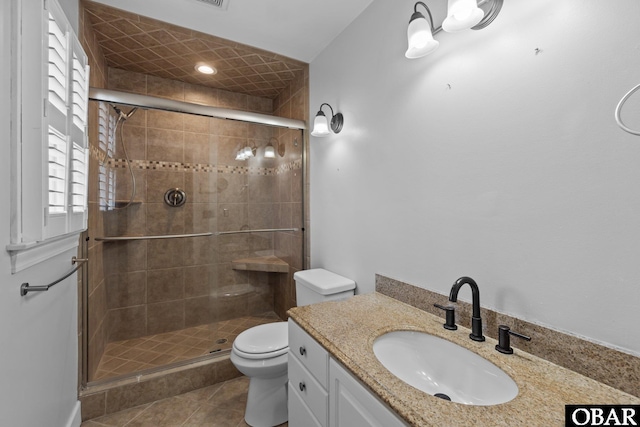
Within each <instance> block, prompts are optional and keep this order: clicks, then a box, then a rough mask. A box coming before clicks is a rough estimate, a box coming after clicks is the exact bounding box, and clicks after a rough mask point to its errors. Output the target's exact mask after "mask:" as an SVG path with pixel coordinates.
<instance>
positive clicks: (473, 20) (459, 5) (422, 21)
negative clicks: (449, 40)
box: [404, 0, 504, 59]
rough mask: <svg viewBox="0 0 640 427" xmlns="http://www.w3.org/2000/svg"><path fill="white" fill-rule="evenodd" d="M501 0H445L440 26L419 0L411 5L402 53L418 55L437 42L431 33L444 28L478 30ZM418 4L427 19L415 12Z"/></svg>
mask: <svg viewBox="0 0 640 427" xmlns="http://www.w3.org/2000/svg"><path fill="white" fill-rule="evenodd" d="M503 1H504V0H480V1H479V2H478V1H476V0H448V4H447V6H448V7H447V17H446V19H445V20H444V21H443V22H442V26H440V27H437V28H434V25H433V17H432V15H431V11H430V10H429V7H428V6H427V5H426V4H425V3H423V2H421V1H419V2H416V3H415V5H414V6H413V11H414V12H413V15H411V19H410V20H409V27H408V28H407V41H408V48H407V51H406V52H405V54H404V55H405V56H406V57H407V58H409V59H416V58H421V57H423V56H425V55H428V54H430V53H431V52H433V51H434V50H436V48H437V47H438V45H439V44H440V43H439V42H438V41H437V40H434V39H433V36H434V35H435V34H437V33H439V32H440V31H441V30H444V31H446V32H448V33H453V32H458V31H462V30H466V29H469V28H470V29H472V30H481V29H483V28H485V27H487V26H488V25H489V24H491V23H492V22H493V20H494V19H496V17H497V16H498V13H500V9H502V3H503ZM418 5H422V6H423V7H424V8H425V9H426V11H427V15H428V16H429V21H427V19H426V18H425V16H424V15H423V14H422V13H420V12H418Z"/></svg>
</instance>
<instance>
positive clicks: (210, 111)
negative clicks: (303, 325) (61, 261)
mask: <svg viewBox="0 0 640 427" xmlns="http://www.w3.org/2000/svg"><path fill="white" fill-rule="evenodd" d="M89 100H90V101H97V102H107V103H111V104H119V105H127V106H130V107H138V108H142V109H147V110H159V111H166V112H173V113H184V114H193V115H197V116H205V117H212V118H218V119H226V120H236V121H241V122H246V123H254V124H260V125H266V126H273V127H278V128H288V129H293V130H300V131H301V139H302V144H303V149H302V150H301V160H302V176H301V179H302V186H301V191H302V194H301V198H302V212H301V214H302V218H301V224H302V227H301V228H300V229H299V230H300V231H302V233H303V238H302V247H301V248H300V250H301V257H302V265H303V266H304V265H305V259H306V256H305V252H306V251H305V248H306V242H305V240H306V233H305V227H304V225H305V212H306V206H305V200H306V194H305V193H306V185H305V184H306V180H307V168H306V155H307V153H306V143H305V141H306V139H305V137H306V135H305V131H306V129H307V125H306V123H305V122H304V121H302V120H295V119H289V118H286V117H278V116H271V115H267V114H260V113H253V112H247V111H240V110H232V109H227V108H222V107H212V106H206V105H199V104H193V103H189V102H184V101H175V100H171V99H165V98H158V97H154V96H149V95H141V94H135V93H128V92H121V91H116V90H110V89H102V88H94V87H90V88H89ZM283 230H284V229H283ZM289 230H293V229H286V230H284V231H289ZM249 231H250V230H249ZM254 231H282V230H278V229H273V230H254ZM296 231H297V230H296ZM212 234H218V233H212ZM148 237H151V238H158V237H159V236H148ZM179 237H182V236H179ZM142 238H143V239H144V237H142ZM87 239H88V237H87ZM87 276H88V275H87ZM85 280H87V281H88V277H87V278H86V279H85ZM85 285H86V284H85ZM85 289H88V286H83V301H82V333H81V334H80V336H81V338H82V361H81V367H82V375H81V382H82V387H87V385H90V384H92V383H96V384H103V383H109V382H111V381H113V379H105V380H97V381H91V382H90V381H89V372H88V370H89V369H88V368H89V364H88V357H89V337H88V329H87V328H88V324H89V310H88V306H89V295H88V292H86V291H85ZM207 357H210V356H201V357H198V358H195V359H192V360H189V361H186V362H184V364H188V363H192V362H194V361H196V362H197V361H199V360H201V359H204V358H207ZM171 367H173V366H171ZM156 369H157V370H162V369H165V368H164V367H160V368H156ZM132 375H139V373H138V372H136V373H134V374H132Z"/></svg>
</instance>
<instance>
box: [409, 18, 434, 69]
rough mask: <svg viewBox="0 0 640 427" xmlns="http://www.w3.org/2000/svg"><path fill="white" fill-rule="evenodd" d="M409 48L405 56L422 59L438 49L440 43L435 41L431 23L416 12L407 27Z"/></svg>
mask: <svg viewBox="0 0 640 427" xmlns="http://www.w3.org/2000/svg"><path fill="white" fill-rule="evenodd" d="M407 41H408V48H407V51H406V52H405V54H404V56H406V57H407V58H409V59H415V58H420V57H422V56H425V55H427V54H429V53H431V52H433V51H434V50H436V49H437V48H438V46H439V45H440V42H438V41H437V40H434V38H433V32H432V28H431V25H430V24H429V21H427V19H426V18H425V17H424V15H423V14H422V13H420V12H415V13H414V14H413V15H411V19H410V20H409V27H407Z"/></svg>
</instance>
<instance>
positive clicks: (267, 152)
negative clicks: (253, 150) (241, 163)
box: [264, 143, 276, 159]
mask: <svg viewBox="0 0 640 427" xmlns="http://www.w3.org/2000/svg"><path fill="white" fill-rule="evenodd" d="M264 157H265V158H267V159H273V158H275V157H276V149H275V148H274V146H273V145H271V143H269V145H267V146H266V147H264Z"/></svg>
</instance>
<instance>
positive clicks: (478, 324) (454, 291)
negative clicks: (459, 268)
mask: <svg viewBox="0 0 640 427" xmlns="http://www.w3.org/2000/svg"><path fill="white" fill-rule="evenodd" d="M464 284H468V285H469V286H471V297H472V298H473V313H472V314H471V333H470V334H469V338H471V339H472V340H474V341H484V335H482V319H481V318H480V290H479V289H478V284H477V283H476V282H475V280H473V279H472V278H471V277H461V278H459V279H458V280H456V282H455V283H454V284H453V286H452V287H451V292H450V293H449V301H451V302H456V301H458V291H459V290H460V288H461V287H462V285H464Z"/></svg>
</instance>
